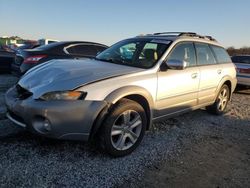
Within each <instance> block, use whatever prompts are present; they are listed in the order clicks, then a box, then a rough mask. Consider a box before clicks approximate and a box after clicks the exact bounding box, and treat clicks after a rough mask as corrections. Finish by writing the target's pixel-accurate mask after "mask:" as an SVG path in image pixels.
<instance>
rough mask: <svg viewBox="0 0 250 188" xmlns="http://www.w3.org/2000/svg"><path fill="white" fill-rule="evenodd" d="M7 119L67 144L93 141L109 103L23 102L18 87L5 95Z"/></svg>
mask: <svg viewBox="0 0 250 188" xmlns="http://www.w3.org/2000/svg"><path fill="white" fill-rule="evenodd" d="M5 102H6V106H7V110H8V113H7V117H8V118H9V119H10V120H11V121H12V122H14V123H15V124H17V125H19V126H22V127H25V128H26V129H28V130H30V131H31V132H34V133H38V134H40V135H44V136H47V137H51V138H57V139H66V140H84V141H87V140H88V139H89V136H90V133H91V130H92V126H93V125H94V122H95V119H96V118H97V116H98V114H99V113H100V112H101V111H102V109H104V107H105V106H106V105H107V103H106V102H105V101H85V100H75V101H42V100H35V99H33V98H32V96H31V97H29V98H27V99H25V100H20V99H19V98H18V95H17V91H16V88H15V87H12V88H11V89H9V90H8V91H7V93H6V95H5Z"/></svg>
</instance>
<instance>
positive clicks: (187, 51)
mask: <svg viewBox="0 0 250 188" xmlns="http://www.w3.org/2000/svg"><path fill="white" fill-rule="evenodd" d="M170 59H171V60H180V61H186V62H187V63H188V64H187V66H189V67H191V66H195V65H196V58H195V49H194V45H193V43H192V42H184V43H180V44H177V45H176V46H175V47H174V49H173V50H172V52H171V53H170V55H169V56H168V60H170Z"/></svg>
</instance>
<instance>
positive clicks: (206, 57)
mask: <svg viewBox="0 0 250 188" xmlns="http://www.w3.org/2000/svg"><path fill="white" fill-rule="evenodd" d="M195 48H196V54H197V63H198V66H199V67H200V74H201V75H200V76H201V77H200V85H199V94H198V101H199V104H206V103H211V102H212V101H213V100H214V99H215V97H216V90H217V87H218V85H219V83H220V81H221V79H222V77H223V66H222V65H221V64H218V63H217V61H216V59H215V56H214V54H213V52H212V49H211V48H210V46H209V45H208V44H205V43H195Z"/></svg>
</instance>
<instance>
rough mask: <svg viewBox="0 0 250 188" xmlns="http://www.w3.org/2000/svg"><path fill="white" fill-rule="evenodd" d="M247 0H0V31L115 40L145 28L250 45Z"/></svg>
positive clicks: (29, 36) (26, 35)
mask: <svg viewBox="0 0 250 188" xmlns="http://www.w3.org/2000/svg"><path fill="white" fill-rule="evenodd" d="M249 11H250V1H248V0H238V1H233V0H217V1H216V0H187V1H184V0H183V1H181V0H175V1H174V0H173V1H168V0H144V1H139V0H137V1H136V0H123V1H120V0H104V1H101V0H85V1H84V0H67V1H66V0H40V1H39V0H0V36H3V35H7V36H12V35H18V36H20V37H23V38H26V39H39V38H52V39H58V40H85V41H94V42H101V43H104V44H107V45H111V44H113V43H115V42H117V41H119V40H122V39H125V38H128V37H133V36H136V35H138V34H141V33H153V32H161V31H193V32H197V33H200V34H204V35H212V36H213V37H215V38H216V39H217V40H218V41H219V42H220V43H222V44H223V45H224V46H225V47H229V46H234V47H242V46H250V13H249Z"/></svg>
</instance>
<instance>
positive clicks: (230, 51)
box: [227, 47, 250, 56]
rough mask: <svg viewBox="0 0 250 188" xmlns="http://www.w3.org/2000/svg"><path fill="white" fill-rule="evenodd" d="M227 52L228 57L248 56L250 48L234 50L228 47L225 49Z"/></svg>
mask: <svg viewBox="0 0 250 188" xmlns="http://www.w3.org/2000/svg"><path fill="white" fill-rule="evenodd" d="M227 52H228V54H229V55H230V56H234V55H250V47H243V48H238V49H237V48H234V47H229V48H227Z"/></svg>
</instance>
